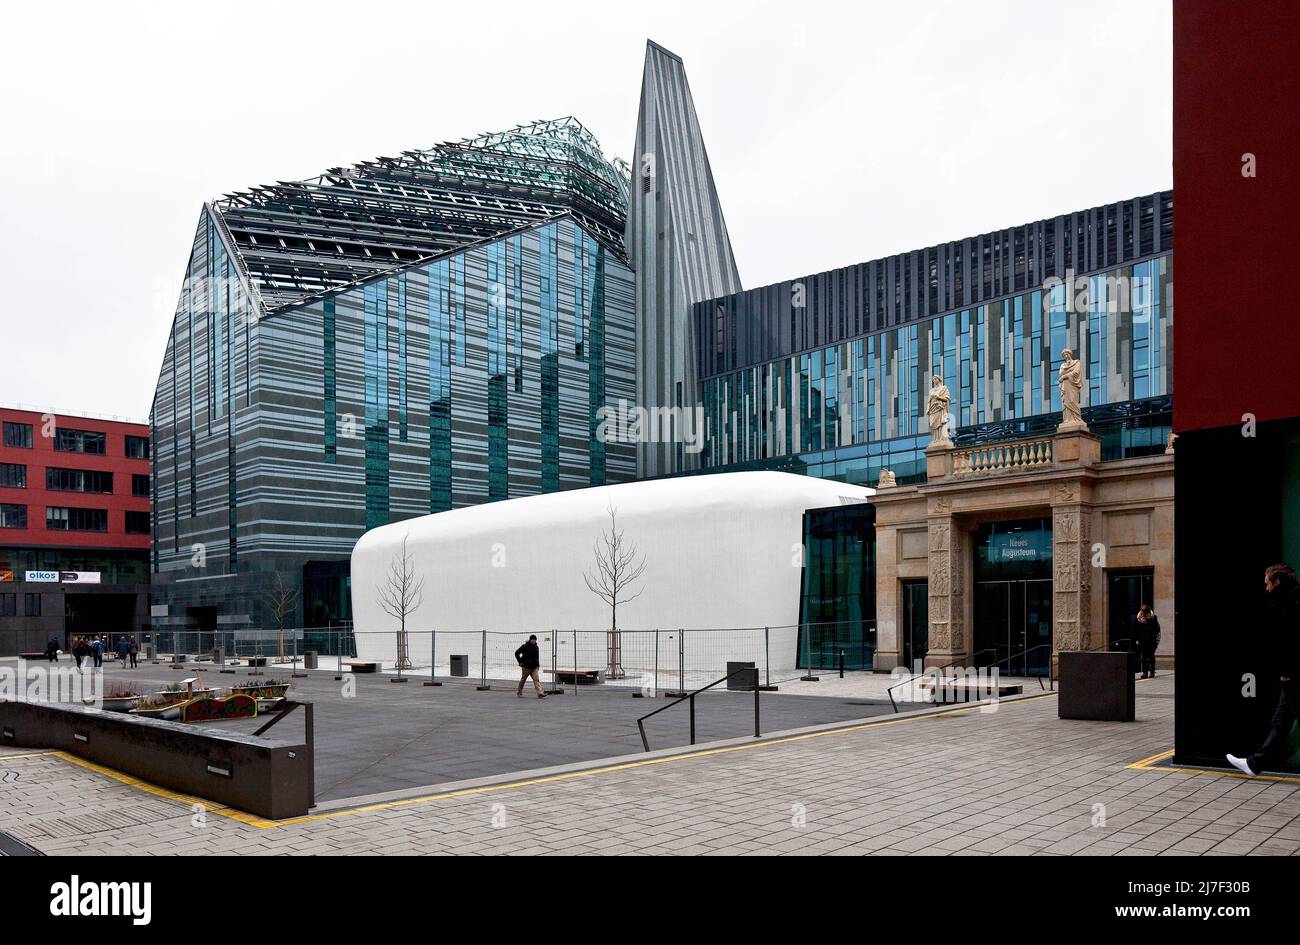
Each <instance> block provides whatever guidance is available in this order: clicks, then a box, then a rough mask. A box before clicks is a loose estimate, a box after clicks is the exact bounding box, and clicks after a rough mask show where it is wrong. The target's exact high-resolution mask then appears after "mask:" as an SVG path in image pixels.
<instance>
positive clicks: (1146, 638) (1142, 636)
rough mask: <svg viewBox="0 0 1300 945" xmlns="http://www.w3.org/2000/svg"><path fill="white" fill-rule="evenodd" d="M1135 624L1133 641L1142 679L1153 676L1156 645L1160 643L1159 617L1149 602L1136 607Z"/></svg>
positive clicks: (1154, 672)
mask: <svg viewBox="0 0 1300 945" xmlns="http://www.w3.org/2000/svg"><path fill="white" fill-rule="evenodd" d="M1136 623H1137V625H1136V626H1135V627H1134V630H1133V637H1134V642H1135V643H1136V644H1137V651H1138V659H1139V660H1140V661H1141V666H1140V670H1141V673H1142V678H1143V679H1150V678H1153V677H1154V676H1155V674H1156V647H1158V646H1159V645H1160V618H1159V617H1157V616H1156V612H1155V611H1154V610H1152V609H1151V605H1150V604H1143V605H1142V606H1141V607H1139V608H1138V612H1137V621H1136Z"/></svg>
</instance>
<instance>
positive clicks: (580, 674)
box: [544, 668, 605, 686]
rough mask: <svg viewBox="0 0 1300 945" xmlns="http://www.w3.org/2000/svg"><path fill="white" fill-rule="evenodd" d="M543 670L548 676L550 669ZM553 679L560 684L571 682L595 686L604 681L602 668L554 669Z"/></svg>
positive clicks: (578, 684) (577, 684) (576, 684)
mask: <svg viewBox="0 0 1300 945" xmlns="http://www.w3.org/2000/svg"><path fill="white" fill-rule="evenodd" d="M544 672H545V673H546V674H547V675H548V676H549V675H551V670H549V669H547V670H544ZM554 675H555V681H556V682H557V683H560V684H561V685H567V684H573V685H575V686H595V685H597V684H599V683H602V682H604V681H605V671H604V670H603V669H559V668H557V669H556V670H555V673H554Z"/></svg>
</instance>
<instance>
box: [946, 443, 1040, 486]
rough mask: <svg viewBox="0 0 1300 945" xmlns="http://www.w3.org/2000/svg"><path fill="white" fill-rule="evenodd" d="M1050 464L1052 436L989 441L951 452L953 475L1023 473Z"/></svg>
mask: <svg viewBox="0 0 1300 945" xmlns="http://www.w3.org/2000/svg"><path fill="white" fill-rule="evenodd" d="M1051 465H1052V438H1051V437H1042V438H1039V439H1034V440H1012V441H1010V442H1006V443H990V444H988V445H987V446H972V447H968V448H965V449H954V450H953V451H952V475H953V476H954V477H959V476H984V475H988V474H990V473H1009V472H1021V471H1028V470H1033V469H1041V468H1042V467H1044V466H1051Z"/></svg>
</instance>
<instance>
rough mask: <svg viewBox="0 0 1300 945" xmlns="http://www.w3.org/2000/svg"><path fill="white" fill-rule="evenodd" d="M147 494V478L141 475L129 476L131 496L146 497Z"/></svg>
mask: <svg viewBox="0 0 1300 945" xmlns="http://www.w3.org/2000/svg"><path fill="white" fill-rule="evenodd" d="M148 494H149V477H148V475H145V474H143V473H132V474H131V495H140V496H147V495H148Z"/></svg>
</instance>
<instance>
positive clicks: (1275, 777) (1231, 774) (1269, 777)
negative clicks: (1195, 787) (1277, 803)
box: [1128, 749, 1300, 784]
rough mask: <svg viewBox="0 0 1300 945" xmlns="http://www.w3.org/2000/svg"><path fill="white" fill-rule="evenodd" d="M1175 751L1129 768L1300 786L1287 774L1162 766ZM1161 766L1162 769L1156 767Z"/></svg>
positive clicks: (1298, 781)
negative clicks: (1251, 774)
mask: <svg viewBox="0 0 1300 945" xmlns="http://www.w3.org/2000/svg"><path fill="white" fill-rule="evenodd" d="M1173 756H1174V752H1173V749H1170V750H1169V751H1162V752H1160V754H1158V755H1152V756H1151V757H1150V758H1143V759H1142V760H1141V761H1135V762H1133V763H1132V764H1131V765H1129V766H1128V767H1130V768H1132V769H1134V770H1136V771H1176V772H1178V773H1179V774H1207V775H1210V776H1211V777H1215V778H1240V779H1241V780H1243V781H1280V782H1282V783H1285V784H1300V777H1297V776H1295V775H1286V774H1257V775H1255V777H1253V778H1252V777H1250V776H1249V775H1246V774H1242V773H1241V772H1240V771H1219V770H1216V769H1214V768H1183V767H1180V766H1178V765H1160V762H1162V761H1164V760H1166V759H1168V758H1172V757H1173ZM1157 765H1160V767H1156V766H1157Z"/></svg>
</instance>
